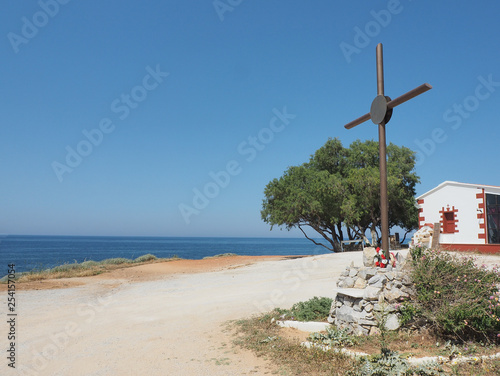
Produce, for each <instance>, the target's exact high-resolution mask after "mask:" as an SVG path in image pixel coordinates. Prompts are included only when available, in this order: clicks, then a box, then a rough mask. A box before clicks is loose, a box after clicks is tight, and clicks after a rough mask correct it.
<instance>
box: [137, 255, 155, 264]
mask: <svg viewBox="0 0 500 376" xmlns="http://www.w3.org/2000/svg"><path fill="white" fill-rule="evenodd" d="M156 259H158V258H157V257H156V256H155V255H152V254H151V253H148V254H146V255H142V256H139V257H137V258H136V259H135V260H134V262H146V261H153V260H156Z"/></svg>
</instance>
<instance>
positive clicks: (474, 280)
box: [400, 247, 500, 344]
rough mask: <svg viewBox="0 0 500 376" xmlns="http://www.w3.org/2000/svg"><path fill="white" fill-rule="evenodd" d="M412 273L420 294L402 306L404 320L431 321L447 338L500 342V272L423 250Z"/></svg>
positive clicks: (416, 252)
mask: <svg viewBox="0 0 500 376" xmlns="http://www.w3.org/2000/svg"><path fill="white" fill-rule="evenodd" d="M411 257H412V262H411V268H410V273H411V277H412V280H413V282H414V283H415V289H416V292H417V295H416V297H415V299H414V300H413V301H412V302H407V303H406V304H403V305H402V306H401V307H400V311H401V312H402V315H403V318H404V320H403V321H404V322H405V323H406V324H411V323H412V322H414V320H418V319H425V320H426V321H427V325H429V326H431V327H432V328H433V329H434V330H436V331H437V332H438V333H439V334H440V335H441V336H442V337H443V338H446V339H450V340H456V341H460V342H462V343H465V342H467V341H480V342H484V343H488V344H489V343H499V339H500V301H499V300H500V292H499V286H500V273H499V270H498V268H497V267H494V268H493V269H488V268H487V267H486V265H481V266H479V265H477V264H476V259H475V258H474V257H463V256H461V257H459V256H457V255H455V254H452V253H448V252H441V251H439V250H432V249H423V248H420V247H417V248H415V249H413V250H412V251H411Z"/></svg>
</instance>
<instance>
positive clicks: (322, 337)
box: [309, 327, 357, 347]
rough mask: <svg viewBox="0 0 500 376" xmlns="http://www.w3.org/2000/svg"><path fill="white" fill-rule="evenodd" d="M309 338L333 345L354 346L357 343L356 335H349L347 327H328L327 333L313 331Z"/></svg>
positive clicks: (312, 340) (322, 343)
mask: <svg viewBox="0 0 500 376" xmlns="http://www.w3.org/2000/svg"><path fill="white" fill-rule="evenodd" d="M309 340H310V341H311V342H314V343H318V344H320V345H326V346H331V347H339V346H354V345H355V344H356V343H357V340H356V337H354V336H351V335H349V330H347V329H337V328H335V327H331V328H327V329H326V334H321V333H312V334H311V335H309Z"/></svg>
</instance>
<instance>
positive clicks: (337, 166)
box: [261, 138, 419, 251]
mask: <svg viewBox="0 0 500 376" xmlns="http://www.w3.org/2000/svg"><path fill="white" fill-rule="evenodd" d="M387 157H388V161H387V172H388V179H387V180H388V181H387V190H388V196H389V228H392V227H394V226H399V227H401V228H403V229H404V230H405V231H406V233H408V232H410V231H412V230H414V229H416V228H417V227H418V210H417V207H416V205H415V204H416V202H415V185H416V184H417V183H419V177H418V176H417V175H416V174H415V172H414V167H415V153H414V152H413V151H411V150H410V149H408V148H406V147H404V146H402V147H399V146H396V145H394V144H392V143H391V144H390V145H388V146H387ZM264 195H265V198H264V200H263V204H262V211H261V216H262V219H263V220H264V222H266V223H268V224H270V225H271V229H272V228H273V226H278V227H284V228H286V229H287V230H290V229H292V228H298V229H299V230H301V231H302V233H303V234H304V236H305V237H306V238H307V239H309V240H311V241H312V242H314V243H315V244H317V245H321V246H323V247H325V248H327V249H329V250H331V251H338V250H339V249H340V242H341V241H342V240H344V232H343V231H342V230H343V229H344V230H345V232H346V235H347V238H348V239H350V240H352V239H355V238H363V239H364V240H365V241H368V239H367V237H366V232H367V231H369V232H370V233H371V237H372V244H375V242H377V241H378V240H379V239H380V173H379V150H378V142H376V141H371V140H370V141H364V142H361V141H359V140H358V141H355V142H353V143H352V144H351V145H350V147H349V148H345V147H343V146H342V143H341V142H340V140H338V139H337V138H335V139H329V140H328V141H327V142H326V144H325V145H324V146H323V147H321V148H320V149H318V150H317V151H316V152H315V153H314V154H313V155H312V156H311V158H310V160H309V162H307V163H304V164H302V165H300V166H292V167H289V168H288V169H287V170H286V171H285V172H284V174H283V176H282V177H280V178H279V179H273V180H272V181H271V182H269V183H268V184H267V186H266V188H265V190H264ZM311 229H312V230H314V232H316V233H317V234H319V235H320V237H321V238H323V240H324V241H317V240H315V238H317V236H315V237H312V236H311V235H310V230H311ZM306 230H308V231H306ZM405 237H406V234H405ZM325 243H326V244H325Z"/></svg>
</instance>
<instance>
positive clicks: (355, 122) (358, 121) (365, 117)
mask: <svg viewBox="0 0 500 376" xmlns="http://www.w3.org/2000/svg"><path fill="white" fill-rule="evenodd" d="M370 119H371V116H370V113H367V114H364V115H363V116H361V117H360V118H357V119H356V120H353V121H351V122H350V123H347V124H346V125H344V128H345V129H351V128H354V127H355V126H356V125H360V124H361V123H364V122H365V121H367V120H370Z"/></svg>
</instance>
